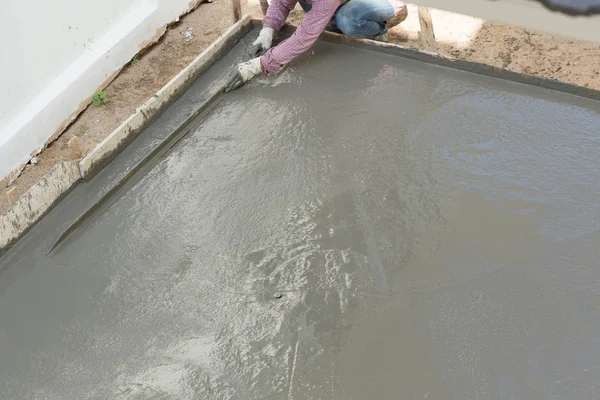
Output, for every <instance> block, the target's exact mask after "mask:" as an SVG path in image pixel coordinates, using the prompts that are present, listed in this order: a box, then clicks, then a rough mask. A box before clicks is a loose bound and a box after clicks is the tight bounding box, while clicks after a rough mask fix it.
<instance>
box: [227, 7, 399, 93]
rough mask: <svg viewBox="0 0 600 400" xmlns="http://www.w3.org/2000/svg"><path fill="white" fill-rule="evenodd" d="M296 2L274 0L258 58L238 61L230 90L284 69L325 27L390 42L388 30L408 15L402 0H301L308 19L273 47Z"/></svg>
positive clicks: (257, 48)
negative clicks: (239, 62) (274, 37)
mask: <svg viewBox="0 0 600 400" xmlns="http://www.w3.org/2000/svg"><path fill="white" fill-rule="evenodd" d="M296 3H298V0H272V1H271V3H270V4H269V8H268V11H267V15H265V18H264V19H263V27H262V29H261V31H260V33H259V35H258V38H257V39H256V40H255V41H254V43H253V46H254V49H255V52H254V55H255V56H254V58H252V59H251V60H250V61H247V62H243V63H241V64H238V66H237V68H236V70H235V71H234V72H233V76H232V77H231V78H230V79H231V80H230V82H229V84H228V85H227V87H226V88H225V90H226V91H229V90H231V89H235V88H238V87H240V86H241V85H243V84H244V83H246V82H248V81H249V80H250V79H252V78H253V77H255V76H256V75H258V74H261V73H266V74H269V73H272V72H275V71H277V70H279V69H281V68H282V67H284V66H285V65H287V64H288V63H289V62H290V61H292V60H293V59H294V58H295V57H297V56H298V55H300V54H302V53H304V52H305V51H306V50H308V49H309V48H310V47H311V46H312V45H313V44H314V43H315V42H316V40H317V39H318V37H319V35H321V33H322V32H323V31H324V30H333V31H339V32H341V33H343V34H344V35H346V36H349V37H353V38H361V39H374V40H379V41H387V31H388V30H389V29H390V28H392V27H394V26H396V25H398V24H399V23H400V22H402V21H404V20H405V19H406V17H407V16H408V11H407V8H406V5H405V4H404V2H402V1H401V0H300V5H301V7H302V8H303V9H304V10H305V11H306V16H305V17H304V20H303V21H302V23H301V24H300V26H299V27H298V28H297V29H296V31H295V32H294V34H293V35H292V36H291V37H290V38H289V39H286V40H284V41H283V42H281V43H279V44H278V45H277V46H275V47H273V48H271V45H272V42H273V36H274V34H275V32H277V31H279V30H280V29H281V27H283V25H284V24H285V20H286V19H287V17H288V15H289V13H290V12H291V11H292V10H293V9H294V7H295V6H296ZM265 51H266V52H265ZM262 53H264V54H262ZM259 54H262V55H261V56H258V55H259Z"/></svg>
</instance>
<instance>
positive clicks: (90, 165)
mask: <svg viewBox="0 0 600 400" xmlns="http://www.w3.org/2000/svg"><path fill="white" fill-rule="evenodd" d="M250 21H251V19H250V16H248V15H246V16H244V18H242V19H241V20H240V21H238V22H237V23H235V24H234V25H232V26H231V27H230V28H229V29H227V31H225V33H223V34H222V35H221V36H220V37H219V38H218V39H217V40H216V41H215V42H214V43H213V44H211V45H210V46H209V47H207V48H206V50H204V51H203V52H202V53H201V54H200V55H199V56H198V57H196V59H194V61H192V62H191V63H190V64H189V65H188V66H187V67H185V68H184V69H183V70H182V71H181V72H179V73H178V74H177V75H176V76H175V77H173V79H171V80H170V81H169V82H168V83H167V84H166V85H165V86H163V87H162V88H161V89H160V90H159V91H158V92H156V94H155V95H154V96H152V97H151V98H150V99H149V100H148V101H146V103H144V104H143V105H142V106H140V107H138V108H137V109H136V111H135V113H134V114H133V115H131V116H130V117H129V118H127V119H126V120H125V121H124V122H123V123H122V124H121V125H120V126H119V127H118V128H116V129H115V130H114V131H113V132H112V133H111V134H110V135H108V137H106V139H104V140H103V141H102V142H100V143H98V144H97V145H96V146H95V147H94V148H93V149H92V150H91V151H90V152H89V153H88V154H87V155H86V156H85V157H84V158H83V159H82V160H81V162H80V163H79V169H80V171H81V177H82V178H83V179H89V178H90V177H91V176H92V175H93V174H94V173H95V172H96V171H97V170H99V169H100V168H101V167H102V166H103V165H104V164H105V163H106V162H107V161H109V160H110V158H111V156H112V155H114V154H116V153H118V152H119V151H120V150H121V149H122V148H123V147H124V146H126V145H127V144H128V143H129V142H130V141H131V140H132V139H134V138H135V137H136V136H137V135H138V134H139V133H140V132H141V131H142V129H143V128H144V127H145V126H146V125H147V124H148V123H149V122H150V121H152V119H153V118H154V117H155V116H156V115H158V113H159V112H160V111H162V110H163V109H164V108H165V106H167V105H168V104H170V103H171V102H172V101H173V99H174V98H176V97H177V96H178V95H180V94H181V92H183V91H184V90H185V89H186V88H187V87H188V86H189V83H191V81H193V80H195V79H196V78H197V77H198V76H199V75H200V74H201V73H202V72H204V71H205V70H207V69H208V67H210V65H211V64H212V63H213V62H214V61H215V57H217V56H218V55H219V54H220V53H221V51H222V50H223V49H224V48H225V47H226V46H227V45H228V40H227V39H229V38H233V37H236V36H237V35H238V34H239V33H240V31H242V29H244V27H245V26H247V25H248V24H249V23H250Z"/></svg>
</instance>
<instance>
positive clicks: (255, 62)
mask: <svg viewBox="0 0 600 400" xmlns="http://www.w3.org/2000/svg"><path fill="white" fill-rule="evenodd" d="M261 72H262V68H261V67H260V57H256V58H253V59H252V60H250V61H246V62H243V63H241V64H238V65H237V68H235V69H234V71H233V72H232V74H231V77H230V78H229V82H228V84H227V85H226V86H225V92H229V91H231V90H234V89H237V88H239V87H240V86H242V85H244V84H245V83H246V82H248V81H249V80H250V79H252V78H254V77H255V76H256V75H258V74H260V73H261Z"/></svg>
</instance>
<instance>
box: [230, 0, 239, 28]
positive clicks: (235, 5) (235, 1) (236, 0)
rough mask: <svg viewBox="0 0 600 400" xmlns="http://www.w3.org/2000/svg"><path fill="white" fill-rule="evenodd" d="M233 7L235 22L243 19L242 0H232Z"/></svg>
mask: <svg viewBox="0 0 600 400" xmlns="http://www.w3.org/2000/svg"><path fill="white" fill-rule="evenodd" d="M231 7H232V10H233V23H236V22H238V21H239V20H240V19H242V4H241V2H240V0H231Z"/></svg>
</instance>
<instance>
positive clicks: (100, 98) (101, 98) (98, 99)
mask: <svg viewBox="0 0 600 400" xmlns="http://www.w3.org/2000/svg"><path fill="white" fill-rule="evenodd" d="M92 103H94V105H95V106H99V105H101V104H104V103H108V96H107V95H106V93H104V92H98V94H97V95H95V96H94V97H92Z"/></svg>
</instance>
